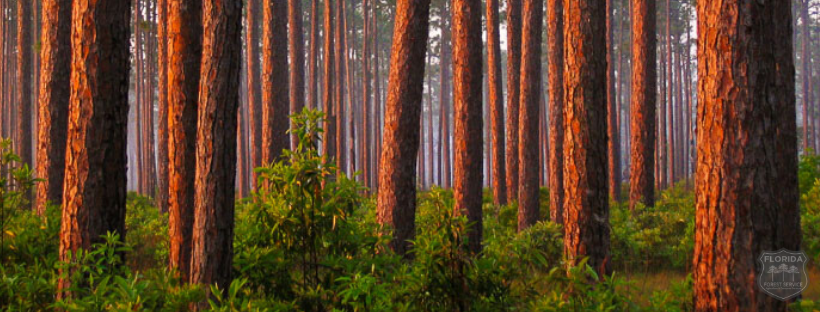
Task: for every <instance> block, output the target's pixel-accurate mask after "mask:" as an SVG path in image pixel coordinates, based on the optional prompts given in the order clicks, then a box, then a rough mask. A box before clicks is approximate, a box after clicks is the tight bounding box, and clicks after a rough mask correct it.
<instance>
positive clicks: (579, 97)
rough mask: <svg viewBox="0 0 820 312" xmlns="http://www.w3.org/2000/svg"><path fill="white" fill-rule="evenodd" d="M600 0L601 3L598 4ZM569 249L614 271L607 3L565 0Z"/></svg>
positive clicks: (576, 257)
mask: <svg viewBox="0 0 820 312" xmlns="http://www.w3.org/2000/svg"><path fill="white" fill-rule="evenodd" d="M596 3H597V4H598V5H596ZM564 5H565V7H564V36H565V40H566V41H564V56H565V60H566V62H565V65H564V68H565V71H564V94H565V96H566V105H567V106H566V109H565V112H566V115H565V117H566V120H565V122H564V125H565V128H567V129H572V130H571V131H572V135H568V136H566V137H564V151H565V152H566V153H565V154H564V160H565V162H564V196H565V198H564V209H565V212H564V253H565V254H566V256H567V258H569V260H570V261H571V263H575V264H577V263H578V262H579V261H581V259H582V258H584V257H589V261H588V262H587V263H588V264H589V265H590V266H591V267H592V268H594V269H595V270H596V271H597V272H598V273H599V276H601V277H603V276H606V275H608V272H609V267H610V263H609V200H608V198H607V196H608V194H607V153H606V148H607V137H606V136H607V129H606V128H607V127H606V125H607V122H606V120H607V119H606V106H605V104H606V89H607V79H606V77H607V73H606V70H607V65H606V51H605V49H601V47H605V46H606V7H605V6H603V5H600V1H596V0H578V1H565V2H564Z"/></svg>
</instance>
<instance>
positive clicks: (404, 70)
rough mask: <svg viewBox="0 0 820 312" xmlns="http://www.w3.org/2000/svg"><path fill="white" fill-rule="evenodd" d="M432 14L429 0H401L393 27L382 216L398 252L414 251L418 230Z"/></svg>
mask: <svg viewBox="0 0 820 312" xmlns="http://www.w3.org/2000/svg"><path fill="white" fill-rule="evenodd" d="M429 15H430V0H421V1H399V2H398V3H397V7H396V23H395V26H394V28H393V29H394V30H393V46H392V50H391V54H392V55H391V57H390V59H391V61H390V81H389V83H388V93H387V103H386V104H387V106H386V108H385V131H384V149H383V150H382V157H381V159H382V167H381V170H379V180H380V181H379V192H378V196H379V198H378V221H379V223H380V224H383V225H387V226H389V227H392V228H393V229H394V232H393V242H392V243H391V245H390V246H391V247H392V248H393V250H394V251H395V252H396V253H398V254H400V255H405V254H406V253H407V252H408V251H409V250H410V243H409V240H412V239H413V237H414V234H415V230H416V223H415V215H416V156H417V155H418V149H419V137H420V129H419V122H420V119H421V108H422V107H421V106H422V97H423V90H424V56H425V53H426V52H427V38H428V29H429Z"/></svg>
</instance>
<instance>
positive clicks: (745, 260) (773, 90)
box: [693, 0, 801, 312]
mask: <svg viewBox="0 0 820 312" xmlns="http://www.w3.org/2000/svg"><path fill="white" fill-rule="evenodd" d="M697 16H698V45H697V46H698V60H699V66H698V67H699V68H698V77H699V79H698V83H699V86H698V90H699V92H698V103H699V104H700V105H698V116H697V123H698V124H697V128H698V129H702V130H703V131H701V132H699V135H698V138H697V146H698V147H697V149H698V155H697V166H696V171H697V173H696V176H695V194H696V195H695V198H696V200H695V206H696V218H695V220H696V222H695V254H694V261H693V265H694V292H695V295H694V298H695V300H694V306H695V311H730V312H731V311H786V310H787V308H788V307H787V306H788V302H785V301H780V300H778V299H775V298H773V297H770V296H768V295H766V294H763V292H762V291H760V288H759V287H758V286H757V278H756V275H757V273H758V272H759V271H758V270H757V269H758V265H757V263H758V262H757V261H758V260H757V259H758V256H759V255H760V253H761V252H762V251H764V250H778V249H781V248H786V249H791V250H798V249H799V248H800V241H801V234H800V212H799V207H798V200H799V193H798V192H799V191H798V187H797V184H798V183H797V129H796V124H797V122H796V115H797V114H796V105H795V78H794V73H795V71H794V61H793V50H792V49H793V48H792V36H791V34H792V26H791V22H790V21H791V12H790V8H789V1H786V0H779V1H768V2H754V3H748V2H746V1H738V0H732V1H698V3H697ZM718 47H721V48H720V49H718ZM725 51H732V53H731V54H728V55H727V54H726V53H725ZM762 73H766V74H762ZM760 121H766V122H760ZM749 168H754V169H753V170H750V169H749ZM752 181H754V183H752Z"/></svg>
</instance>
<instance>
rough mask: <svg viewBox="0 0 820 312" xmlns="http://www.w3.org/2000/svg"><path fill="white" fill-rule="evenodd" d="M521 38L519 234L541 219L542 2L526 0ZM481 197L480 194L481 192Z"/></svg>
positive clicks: (539, 0)
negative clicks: (539, 199) (539, 151)
mask: <svg viewBox="0 0 820 312" xmlns="http://www.w3.org/2000/svg"><path fill="white" fill-rule="evenodd" d="M523 1H524V8H523V10H522V14H521V16H522V27H521V28H522V32H521V33H522V38H521V95H520V96H521V104H520V106H519V107H518V109H519V118H518V124H519V128H518V129H519V130H518V143H519V144H518V155H519V157H520V158H519V169H518V175H519V178H518V183H519V185H518V187H519V188H518V231H519V232H520V231H523V230H524V229H526V228H528V227H530V226H532V225H534V224H535V223H537V222H538V218H539V214H540V213H539V205H538V186H539V184H538V175H539V174H540V172H541V170H539V169H538V168H540V167H541V165H540V164H539V161H538V145H539V144H538V133H539V131H538V114H539V111H540V110H539V106H540V105H541V29H542V28H543V22H544V13H543V11H544V10H543V8H544V3H543V2H542V0H523ZM479 194H480V193H479Z"/></svg>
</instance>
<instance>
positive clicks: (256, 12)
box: [200, 0, 287, 189]
mask: <svg viewBox="0 0 820 312" xmlns="http://www.w3.org/2000/svg"><path fill="white" fill-rule="evenodd" d="M200 1H202V0H200ZM271 2H276V3H277V4H280V3H279V2H281V1H273V0H265V1H264V3H262V1H261V0H247V3H248V7H247V12H246V14H245V21H246V22H245V31H246V37H245V39H246V45H245V46H246V49H247V50H246V52H245V53H246V54H247V55H246V56H247V59H246V62H245V63H246V65H247V66H248V69H247V72H246V74H245V75H246V78H247V84H248V86H247V87H248V97H247V102H248V123H249V126H250V127H249V128H250V131H249V138H250V145H249V146H248V149H249V151H250V156H251V160H250V168H251V175H252V176H253V179H251V184H250V186H251V189H253V188H255V186H256V176H257V174H256V172H254V171H253V169H254V168H257V167H261V166H262V165H263V164H264V163H265V162H266V160H267V158H265V156H264V155H265V152H264V147H263V146H264V142H265V139H264V132H265V130H264V128H265V121H264V120H265V118H264V115H265V107H267V106H269V105H271V103H270V101H268V100H266V98H265V97H264V96H265V95H263V93H262V92H263V91H262V90H264V92H265V94H267V93H268V92H270V87H269V86H266V85H264V84H265V82H264V78H263V77H262V76H261V75H262V74H261V73H260V67H262V66H267V63H265V64H260V59H259V56H260V55H262V54H264V55H263V56H267V54H268V53H271V51H270V47H269V46H263V47H262V51H263V52H260V50H259V49H260V47H259V41H260V40H261V39H260V36H259V35H260V34H259V31H260V27H261V26H260V24H262V22H261V21H262V19H263V18H264V20H265V21H264V24H265V27H267V25H268V23H269V22H270V17H269V16H267V15H264V14H265V13H264V12H265V9H266V8H267V7H268V6H270V5H272V4H271ZM280 6H281V5H280ZM285 13H287V12H285V11H277V12H276V14H278V15H280V16H284V15H285ZM285 25H287V24H285ZM285 27H287V26H285ZM266 29H267V28H266ZM285 31H287V30H285ZM262 32H263V34H262V35H263V36H264V37H265V39H267V33H265V30H264V29H263V30H262ZM279 42H280V44H277V45H276V48H277V49H278V48H279V47H280V46H284V44H283V43H284V41H279ZM285 49H287V47H285ZM285 53H287V52H285ZM286 57H287V56H286ZM261 62H267V58H265V59H264V60H262V61H261ZM266 72H267V71H266ZM282 81H284V80H282ZM282 84H283V83H279V85H282ZM277 87H278V86H277Z"/></svg>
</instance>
